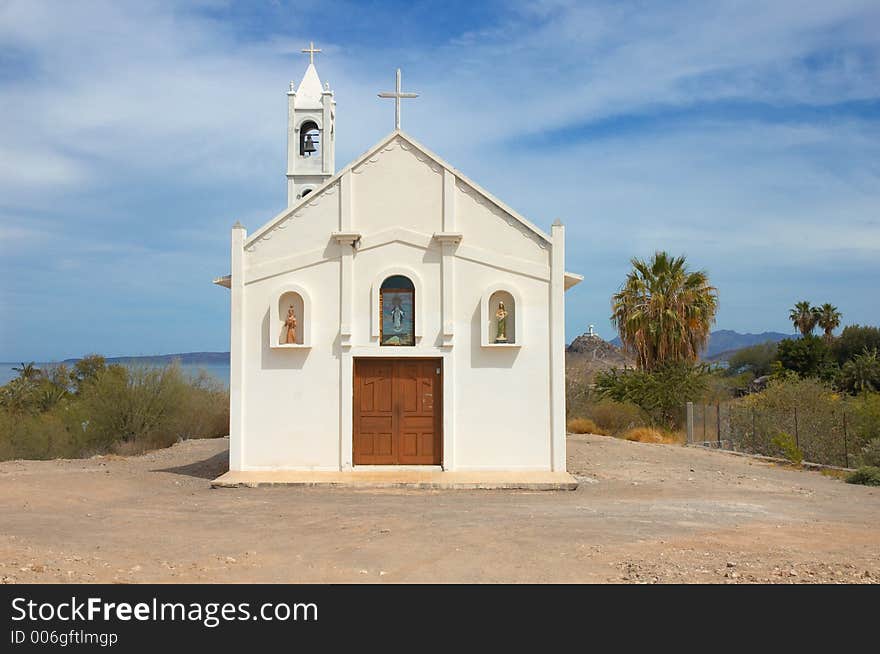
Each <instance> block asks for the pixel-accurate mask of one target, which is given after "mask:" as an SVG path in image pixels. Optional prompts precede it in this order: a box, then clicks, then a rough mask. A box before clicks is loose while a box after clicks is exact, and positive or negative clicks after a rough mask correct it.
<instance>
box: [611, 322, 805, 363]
mask: <svg viewBox="0 0 880 654" xmlns="http://www.w3.org/2000/svg"><path fill="white" fill-rule="evenodd" d="M791 336H792V335H791V334H783V333H781V332H761V333H760V334H741V333H739V332H736V331H733V330H732V329H719V330H717V331H714V332H712V333H711V334H709V347H708V348H706V351H705V352H704V353H703V358H704V359H713V358H715V357H716V356H717V355H719V354H722V353H725V354H730V353H733V352H735V351H736V350H741V349H742V348H744V347H749V346H751V345H759V344H761V343H766V342H767V341H773V342H774V343H778V342H779V341H781V340H782V339H784V338H791ZM611 344H612V345H614V346H615V347H620V338H615V339H614V340H612V341H611Z"/></svg>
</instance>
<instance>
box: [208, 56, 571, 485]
mask: <svg viewBox="0 0 880 654" xmlns="http://www.w3.org/2000/svg"><path fill="white" fill-rule="evenodd" d="M311 49H312V50H314V48H313V46H312V48H311ZM312 56H313V54H312ZM386 95H387V96H390V97H393V98H394V99H395V102H396V103H397V124H396V128H395V130H394V131H393V132H391V133H390V134H388V135H387V136H385V137H384V138H382V139H381V140H380V141H379V142H378V143H376V145H375V146H373V147H372V148H370V150H369V151H367V152H366V153H365V154H363V155H362V156H360V157H358V158H357V159H356V160H355V161H353V162H352V163H350V164H349V165H347V166H346V167H344V168H343V169H342V170H340V171H338V172H337V171H336V170H335V162H334V150H335V147H334V146H335V139H336V132H335V121H336V104H335V101H334V97H333V92H332V91H331V90H330V89H329V85H328V86H322V84H321V81H320V79H319V77H318V74H317V71H316V69H315V67H314V63H310V65H309V67H308V69H307V71H306V73H305V76H304V77H303V80H302V82H301V83H300V84H299V86H298V87H296V88H295V89H294V86H293V84H291V89H290V91H289V92H288V167H287V180H288V182H287V183H288V207H287V208H286V209H285V210H284V211H282V212H281V213H280V214H278V215H277V216H275V217H274V218H272V219H271V220H269V221H268V222H267V223H266V224H265V225H263V226H262V227H260V228H259V229H257V230H256V231H254V232H253V233H250V234H248V233H247V232H246V230H245V228H244V227H243V226H241V225H239V224H238V223H236V225H235V226H234V227H233V229H232V252H231V266H232V269H231V274H230V275H229V276H227V277H224V278H221V279H219V280H216V283H218V284H221V285H223V286H227V287H229V288H230V289H231V376H230V403H231V404H230V462H229V463H230V470H231V471H283V470H314V471H322V470H323V471H347V470H356V469H359V468H361V467H364V468H366V467H367V466H377V467H384V466H420V467H421V466H429V467H434V468H442V469H443V470H449V471H478V470H507V471H530V470H535V471H563V472H564V471H565V377H564V367H565V366H564V348H565V333H564V315H565V308H564V293H565V290H566V289H567V288H569V287H571V286H573V285H574V284H576V283H578V282H579V281H580V280H581V279H582V278H581V277H580V276H579V275H574V274H570V273H566V272H565V268H564V263H565V235H564V234H565V233H564V228H563V226H562V225H561V224H559V223H558V222H556V223H554V224H553V226H552V227H551V230H550V233H549V234H547V233H545V232H544V231H542V230H541V229H539V228H538V227H536V226H535V225H534V224H532V223H531V222H529V221H528V220H526V219H525V218H523V217H522V216H520V215H519V214H518V213H516V212H515V211H514V210H513V209H511V208H510V207H508V206H506V205H505V204H504V203H503V202H501V201H500V200H498V199H496V198H494V197H493V196H492V195H490V194H489V193H488V192H486V191H484V190H483V189H481V188H480V187H479V186H478V185H477V184H475V183H474V182H472V181H470V180H469V179H468V178H467V177H465V176H464V175H463V174H462V173H460V172H459V171H457V170H456V169H455V168H453V167H452V166H450V165H449V164H448V163H446V162H445V161H443V160H442V159H441V158H440V157H438V156H437V155H435V154H434V153H432V152H431V151H430V150H428V149H427V148H426V147H424V146H422V145H421V144H419V143H418V142H417V141H415V140H414V139H413V138H411V137H410V136H409V135H408V134H406V133H405V132H403V131H402V130H400V128H399V103H400V99H401V97H412V95H413V94H403V93H401V91H400V82H399V72H398V87H397V91H396V94H386ZM383 469H384V468H383Z"/></svg>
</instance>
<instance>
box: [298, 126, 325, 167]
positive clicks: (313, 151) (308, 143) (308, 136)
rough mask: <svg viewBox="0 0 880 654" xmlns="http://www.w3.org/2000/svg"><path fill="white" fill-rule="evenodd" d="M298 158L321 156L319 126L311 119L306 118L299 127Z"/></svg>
mask: <svg viewBox="0 0 880 654" xmlns="http://www.w3.org/2000/svg"><path fill="white" fill-rule="evenodd" d="M298 131H299V156H301V157H307V158H311V157H320V156H321V140H322V139H321V126H320V125H319V124H318V121H316V120H315V119H313V118H307V119H306V120H304V121H303V122H301V123H300V125H299V130H298Z"/></svg>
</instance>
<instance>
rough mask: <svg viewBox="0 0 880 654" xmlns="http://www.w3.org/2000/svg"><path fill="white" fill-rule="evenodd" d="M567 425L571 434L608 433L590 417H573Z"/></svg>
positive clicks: (602, 434) (603, 434) (601, 434)
mask: <svg viewBox="0 0 880 654" xmlns="http://www.w3.org/2000/svg"><path fill="white" fill-rule="evenodd" d="M565 427H566V429H567V430H568V433H570V434H599V435H600V436H605V435H606V433H607V432H606V431H605V430H604V429H602V428H600V427H599V426H597V425H596V423H595V422H593V421H592V420H590V419H589V418H572V419H571V420H569V421H568V422H567V423H566V425H565Z"/></svg>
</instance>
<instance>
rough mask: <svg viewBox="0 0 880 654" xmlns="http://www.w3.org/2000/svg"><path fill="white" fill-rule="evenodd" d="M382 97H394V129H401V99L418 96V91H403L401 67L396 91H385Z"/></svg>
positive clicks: (398, 72) (398, 70)
mask: <svg viewBox="0 0 880 654" xmlns="http://www.w3.org/2000/svg"><path fill="white" fill-rule="evenodd" d="M379 97H380V98H394V129H400V100H401V98H417V97H419V94H418V93H403V92H402V91H401V90H400V68H398V69H397V79H396V83H395V86H394V91H393V92H392V91H383V92H382V93H380V94H379Z"/></svg>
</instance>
